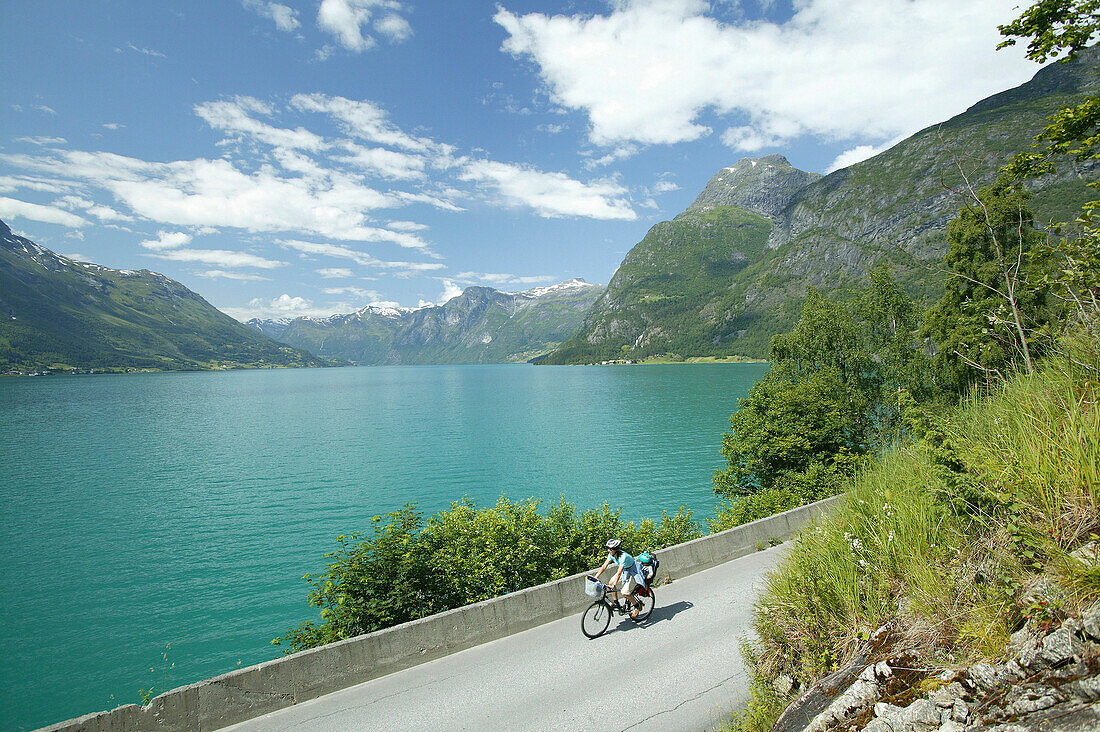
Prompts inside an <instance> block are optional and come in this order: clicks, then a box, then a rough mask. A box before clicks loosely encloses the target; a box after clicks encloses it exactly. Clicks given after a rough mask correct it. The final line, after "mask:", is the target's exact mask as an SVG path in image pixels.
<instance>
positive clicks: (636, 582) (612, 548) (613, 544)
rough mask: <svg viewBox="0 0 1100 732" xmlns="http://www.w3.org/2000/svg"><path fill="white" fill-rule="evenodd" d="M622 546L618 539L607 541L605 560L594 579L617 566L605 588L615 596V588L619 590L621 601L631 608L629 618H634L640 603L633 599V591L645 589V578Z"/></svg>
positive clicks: (639, 567) (636, 563)
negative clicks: (621, 596)
mask: <svg viewBox="0 0 1100 732" xmlns="http://www.w3.org/2000/svg"><path fill="white" fill-rule="evenodd" d="M622 544H623V543H622V542H621V541H619V540H618V539H609V540H608V542H607V544H606V546H607V559H606V560H605V561H604V563H603V565H602V566H601V567H600V569H599V571H598V572H596V579H599V578H600V575H601V574H603V571H604V570H605V569H607V568H608V567H610V566H611V565H612V564H614V565H616V566H618V568H619V569H618V570H617V571H616V572H615V576H614V577H612V578H611V581H610V582H608V583H607V586H608V587H610V588H611V592H612V595H617V592H616V588H619V591H621V592H622V595H623V599H624V600H626V601H627V602H628V603H629V605H628V607H630V608H631V610H630V617H632V618H636V617H638V611H639V610H640V609H641V607H642V603H641V601H639V600H638V599H637V598H635V597H634V590H635V589H636V588H637V587H638V586H642V587H645V577H643V576H642V566H641V564H639V563H638V562H637V561H635V560H634V557H632V556H630V555H629V554H627V553H626V552H624V551H623V550H622Z"/></svg>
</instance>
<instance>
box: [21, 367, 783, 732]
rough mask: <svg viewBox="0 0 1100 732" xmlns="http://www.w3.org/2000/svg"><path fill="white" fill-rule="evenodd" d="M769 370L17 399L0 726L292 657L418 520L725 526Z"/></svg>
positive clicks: (524, 370) (126, 382) (52, 387)
mask: <svg viewBox="0 0 1100 732" xmlns="http://www.w3.org/2000/svg"><path fill="white" fill-rule="evenodd" d="M767 368H768V367H767V365H765V364H728V365H727V364H713V365H712V364H700V365H673V366H644V367H532V366H526V365H508V366H505V365H497V366H423V367H420V366H412V367H409V366H406V367H378V368H344V369H303V370H275V371H233V372H204V373H168V374H134V375H127V376H121V375H120V376H76V377H49V378H36V379H30V378H23V379H13V378H8V379H0V506H2V507H3V508H2V510H3V515H2V519H3V520H2V521H0V549H2V556H3V561H2V569H0V580H2V590H0V591H2V592H3V602H2V603H0V648H2V649H3V652H0V691H2V699H0V728H2V729H19V728H32V727H36V726H39V725H44V724H47V723H50V722H56V721H60V720H63V719H67V718H70V717H74V716H77V715H80V714H84V713H87V712H92V711H98V710H100V709H106V708H109V707H113V706H117V705H118V704H122V703H130V702H137V701H138V690H139V689H143V688H148V687H149V686H150V685H152V686H154V687H155V692H154V693H160V692H161V691H164V690H166V689H169V688H173V687H175V686H180V685H182V684H186V683H190V682H193V681H197V680H199V679H203V678H206V677H209V676H213V675H216V674H219V673H224V672H226V671H230V670H232V669H234V668H236V667H237V665H238V663H239V664H240V665H241V666H249V665H252V664H254V663H258V662H260V661H263V660H267V659H270V658H274V657H275V656H277V655H279V651H278V649H276V648H274V647H273V646H271V645H270V641H271V639H272V638H273V637H275V636H276V635H281V634H282V633H283V632H285V631H286V630H287V629H288V628H289V627H291V626H293V625H296V624H297V623H299V622H300V621H302V620H305V619H307V618H309V617H312V612H311V608H309V606H308V605H307V603H306V599H305V598H306V594H307V590H308V587H307V585H306V583H305V582H303V581H302V579H301V577H302V575H303V574H305V573H306V572H311V571H317V570H319V569H321V568H323V566H324V560H323V558H322V555H323V554H324V553H325V552H327V551H330V550H332V549H333V548H334V547H335V541H334V539H335V537H336V536H337V535H338V534H342V533H351V532H353V531H369V526H370V522H369V519H370V517H372V516H375V515H377V514H380V513H385V512H388V511H392V510H395V509H397V508H399V507H400V506H401V505H403V504H404V503H406V502H408V501H416V502H417V506H418V508H419V509H421V510H422V511H424V512H425V513H428V514H430V513H432V512H435V511H438V510H440V509H442V508H446V507H447V506H448V505H449V504H450V502H451V501H454V500H457V499H460V498H462V497H463V496H470V497H472V498H473V499H474V500H476V501H477V503H478V504H479V505H488V504H492V503H494V502H495V501H496V499H497V498H498V497H499V496H500V495H501V494H502V493H503V494H506V495H507V496H508V497H510V498H513V499H522V498H527V497H530V496H534V497H537V498H539V499H542V500H544V501H546V502H548V501H551V500H554V499H556V498H558V497H559V496H561V495H564V496H565V497H566V498H567V499H568V500H570V501H572V502H574V503H576V504H577V505H578V506H579V507H581V508H587V507H591V506H596V505H599V504H600V503H603V502H604V501H607V502H609V503H611V505H612V506H622V507H623V516H624V518H641V517H646V516H652V517H655V518H656V517H659V516H660V513H661V511H662V510H675V509H676V508H677V507H678V506H680V505H685V506H687V507H688V508H691V509H693V510H695V512H696V517H697V518H704V519H705V518H707V517H709V516H710V515H712V514H713V507H714V505H715V503H716V500H715V498H714V495H713V493H712V491H711V475H712V474H713V472H714V470H715V469H716V468H718V467H720V466H721V465H722V463H723V461H722V457H721V455H720V453H719V449H720V447H721V438H722V433H723V432H724V431H725V429H726V427H727V426H728V419H729V416H730V414H731V413H732V412H733V411H734V409H736V406H737V399H738V397H744V396H745V395H747V393H748V390H749V388H750V387H751V386H752V385H753V384H754V383H755V382H756V381H757V380H758V379H759V378H760V377H761V376H762V375H763V374H764V373H765V372H766V371H767ZM596 559H597V558H595V557H594V558H593V560H594V563H595V560H596ZM168 644H171V648H170V650H168V651H167V655H168V659H167V661H165V660H164V658H163V657H162V654H163V653H165V652H166V651H165V647H166V645H168ZM171 664H174V667H171Z"/></svg>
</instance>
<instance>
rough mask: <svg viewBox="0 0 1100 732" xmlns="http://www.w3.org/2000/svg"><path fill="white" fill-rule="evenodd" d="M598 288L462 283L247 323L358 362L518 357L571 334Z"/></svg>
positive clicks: (574, 283)
mask: <svg viewBox="0 0 1100 732" xmlns="http://www.w3.org/2000/svg"><path fill="white" fill-rule="evenodd" d="M603 290H604V288H603V286H602V285H592V284H589V283H587V282H585V281H584V280H581V279H574V280H569V281H568V282H563V283H560V284H558V285H553V286H551V287H539V288H535V289H532V290H527V291H524V292H501V291H500V290H495V289H493V288H490V287H468V288H466V289H465V290H464V291H463V292H462V294H461V295H459V296H457V297H454V298H452V299H451V300H449V301H447V302H446V303H443V304H442V305H434V306H429V307H425V308H416V309H412V308H377V307H366V308H363V309H362V310H360V311H358V312H355V313H351V314H348V315H334V316H332V317H331V318H323V319H318V318H297V319H295V320H292V321H290V322H288V323H285V324H281V323H277V322H275V321H249V324H250V325H252V326H253V327H255V328H257V329H260V330H264V331H265V332H268V333H277V335H276V336H275V337H276V338H278V339H279V340H281V341H283V342H284V343H288V344H292V345H294V346H296V347H299V348H303V349H305V350H308V351H310V352H311V353H314V354H317V355H323V356H325V357H331V358H340V359H344V360H347V361H351V362H352V363H357V364H364V365H369V364H400V363H404V364H425V363H508V362H522V361H526V360H528V359H530V358H533V357H535V356H538V355H540V354H544V353H547V352H548V351H551V350H553V349H554V348H555V347H557V346H558V345H559V344H560V343H561V342H562V341H564V340H565V339H566V338H568V337H569V336H570V335H572V334H573V333H574V332H576V330H577V328H578V327H579V326H580V322H581V318H582V317H583V315H584V313H585V312H586V311H587V310H588V309H589V308H590V307H591V305H592V303H593V302H595V300H596V298H597V297H599V295H600V294H601V293H602V292H603Z"/></svg>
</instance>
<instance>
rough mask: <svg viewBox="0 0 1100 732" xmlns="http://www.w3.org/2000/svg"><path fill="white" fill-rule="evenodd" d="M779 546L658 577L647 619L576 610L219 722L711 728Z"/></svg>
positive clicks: (741, 676)
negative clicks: (593, 631) (594, 627)
mask: <svg viewBox="0 0 1100 732" xmlns="http://www.w3.org/2000/svg"><path fill="white" fill-rule="evenodd" d="M784 548H785V547H783V546H780V547H776V548H774V549H768V550H766V551H763V552H756V553H754V554H750V555H748V556H746V557H742V558H741V559H737V560H734V561H732V562H728V563H726V564H723V565H721V566H718V567H715V568H713V569H709V570H706V571H705V572H699V573H698V574H694V575H691V576H688V577H684V578H682V579H678V580H676V581H674V582H673V583H671V584H669V585H665V586H662V587H658V588H657V592H656V594H657V607H656V608H655V609H654V611H653V615H652V616H651V617H650V618H649V620H648V621H646V622H645V623H644V624H641V625H636V624H634V623H633V622H631V621H630V620H627V619H623V620H622V621H620V620H619V617H620V616H615V617H614V618H613V619H612V621H611V627H610V628H609V629H608V632H607V633H605V634H604V635H603V636H601V637H599V638H597V639H595V640H588V639H587V638H585V637H584V636H583V635H581V629H580V615H579V614H578V615H575V616H573V617H568V618H564V619H562V620H558V621H555V622H552V623H547V624H546V625H541V626H539V627H537V628H532V629H531V630H527V631H524V632H523V633H517V634H516V635H512V636H509V637H507V638H501V639H499V640H495V641H492V642H489V643H485V644H483V645H480V646H476V647H474V648H469V649H467V650H465V651H461V652H459V653H454V654H451V655H450V656H445V657H443V658H440V659H437V660H435V661H432V662H430V663H425V664H421V665H419V666H414V667H412V668H409V669H405V670H404V671H399V672H397V673H394V674H390V675H389V676H384V677H382V678H378V679H374V680H372V681H367V682H365V683H362V684H359V685H358V686H353V687H350V688H347V689H344V690H342V691H338V692H334V693H332V694H328V695H326V696H323V697H319V698H317V699H313V700H311V701H308V702H304V703H302V704H298V705H296V706H293V707H288V708H287V709H282V710H280V711H277V712H272V713H271V714H267V715H265V716H263V717H257V718H256V719H252V720H249V721H247V722H242V723H241V724H238V725H235V726H233V727H230V728H228V729H231V730H234V731H235V732H241V731H243V730H264V731H265V732H266V731H268V730H299V731H302V732H304V731H305V730H310V731H313V730H318V731H322V732H323V731H326V730H375V729H377V730H420V729H423V730H496V729H523V730H525V732H526V731H527V730H579V729H591V730H631V732H642V731H643V730H662V731H668V730H706V729H710V728H712V727H713V726H714V725H715V724H716V723H717V721H718V719H719V716H724V715H727V714H728V713H729V712H730V711H731V709H732V708H733V707H734V706H735V705H736V704H737V703H739V702H741V701H743V700H744V699H745V698H746V697H747V695H748V693H747V692H748V674H747V671H746V669H745V667H744V664H743V663H742V661H741V654H740V651H739V648H738V639H739V638H741V637H743V636H745V635H747V634H748V632H749V621H750V617H751V610H752V602H753V600H754V599H755V597H756V596H757V593H758V591H759V589H760V587H761V586H762V578H763V574H764V572H765V571H767V570H768V569H770V568H771V567H773V566H774V565H775V564H776V562H777V561H778V560H779V559H780V558H781V557H782V553H783V551H784ZM577 591H578V592H581V591H583V589H582V587H581V586H580V585H579V584H578V587H577Z"/></svg>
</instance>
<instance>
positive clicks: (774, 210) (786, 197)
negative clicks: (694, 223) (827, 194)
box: [688, 154, 822, 217]
mask: <svg viewBox="0 0 1100 732" xmlns="http://www.w3.org/2000/svg"><path fill="white" fill-rule="evenodd" d="M821 177H822V176H821V174H820V173H807V172H806V171H804V170H799V169H798V168H796V167H794V166H793V165H791V164H790V162H789V161H788V160H787V158H785V157H783V156H782V155H779V154H775V155H765V156H764V157H761V158H742V159H741V160H738V161H737V162H736V163H734V164H733V165H731V166H729V167H727V168H722V169H721V170H719V171H718V172H717V173H716V174H715V175H714V177H713V178H711V179H710V181H708V182H707V185H706V188H704V189H703V192H702V193H700V194H699V196H698V197H697V198H696V199H695V202H694V203H692V204H691V207H690V208H689V209H688V210H689V211H690V210H691V209H698V208H703V207H706V206H737V207H738V208H742V209H745V210H746V211H752V212H753V213H758V214H762V215H764V216H768V217H774V216H777V215H778V214H779V212H780V211H782V210H783V209H784V208H785V207H786V205H787V204H788V203H790V201H791V198H792V197H794V195H795V194H796V193H797V192H798V191H799V190H801V189H802V188H804V187H805V186H807V185H809V184H810V183H813V182H814V181H815V180H817V179H818V178H821Z"/></svg>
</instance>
